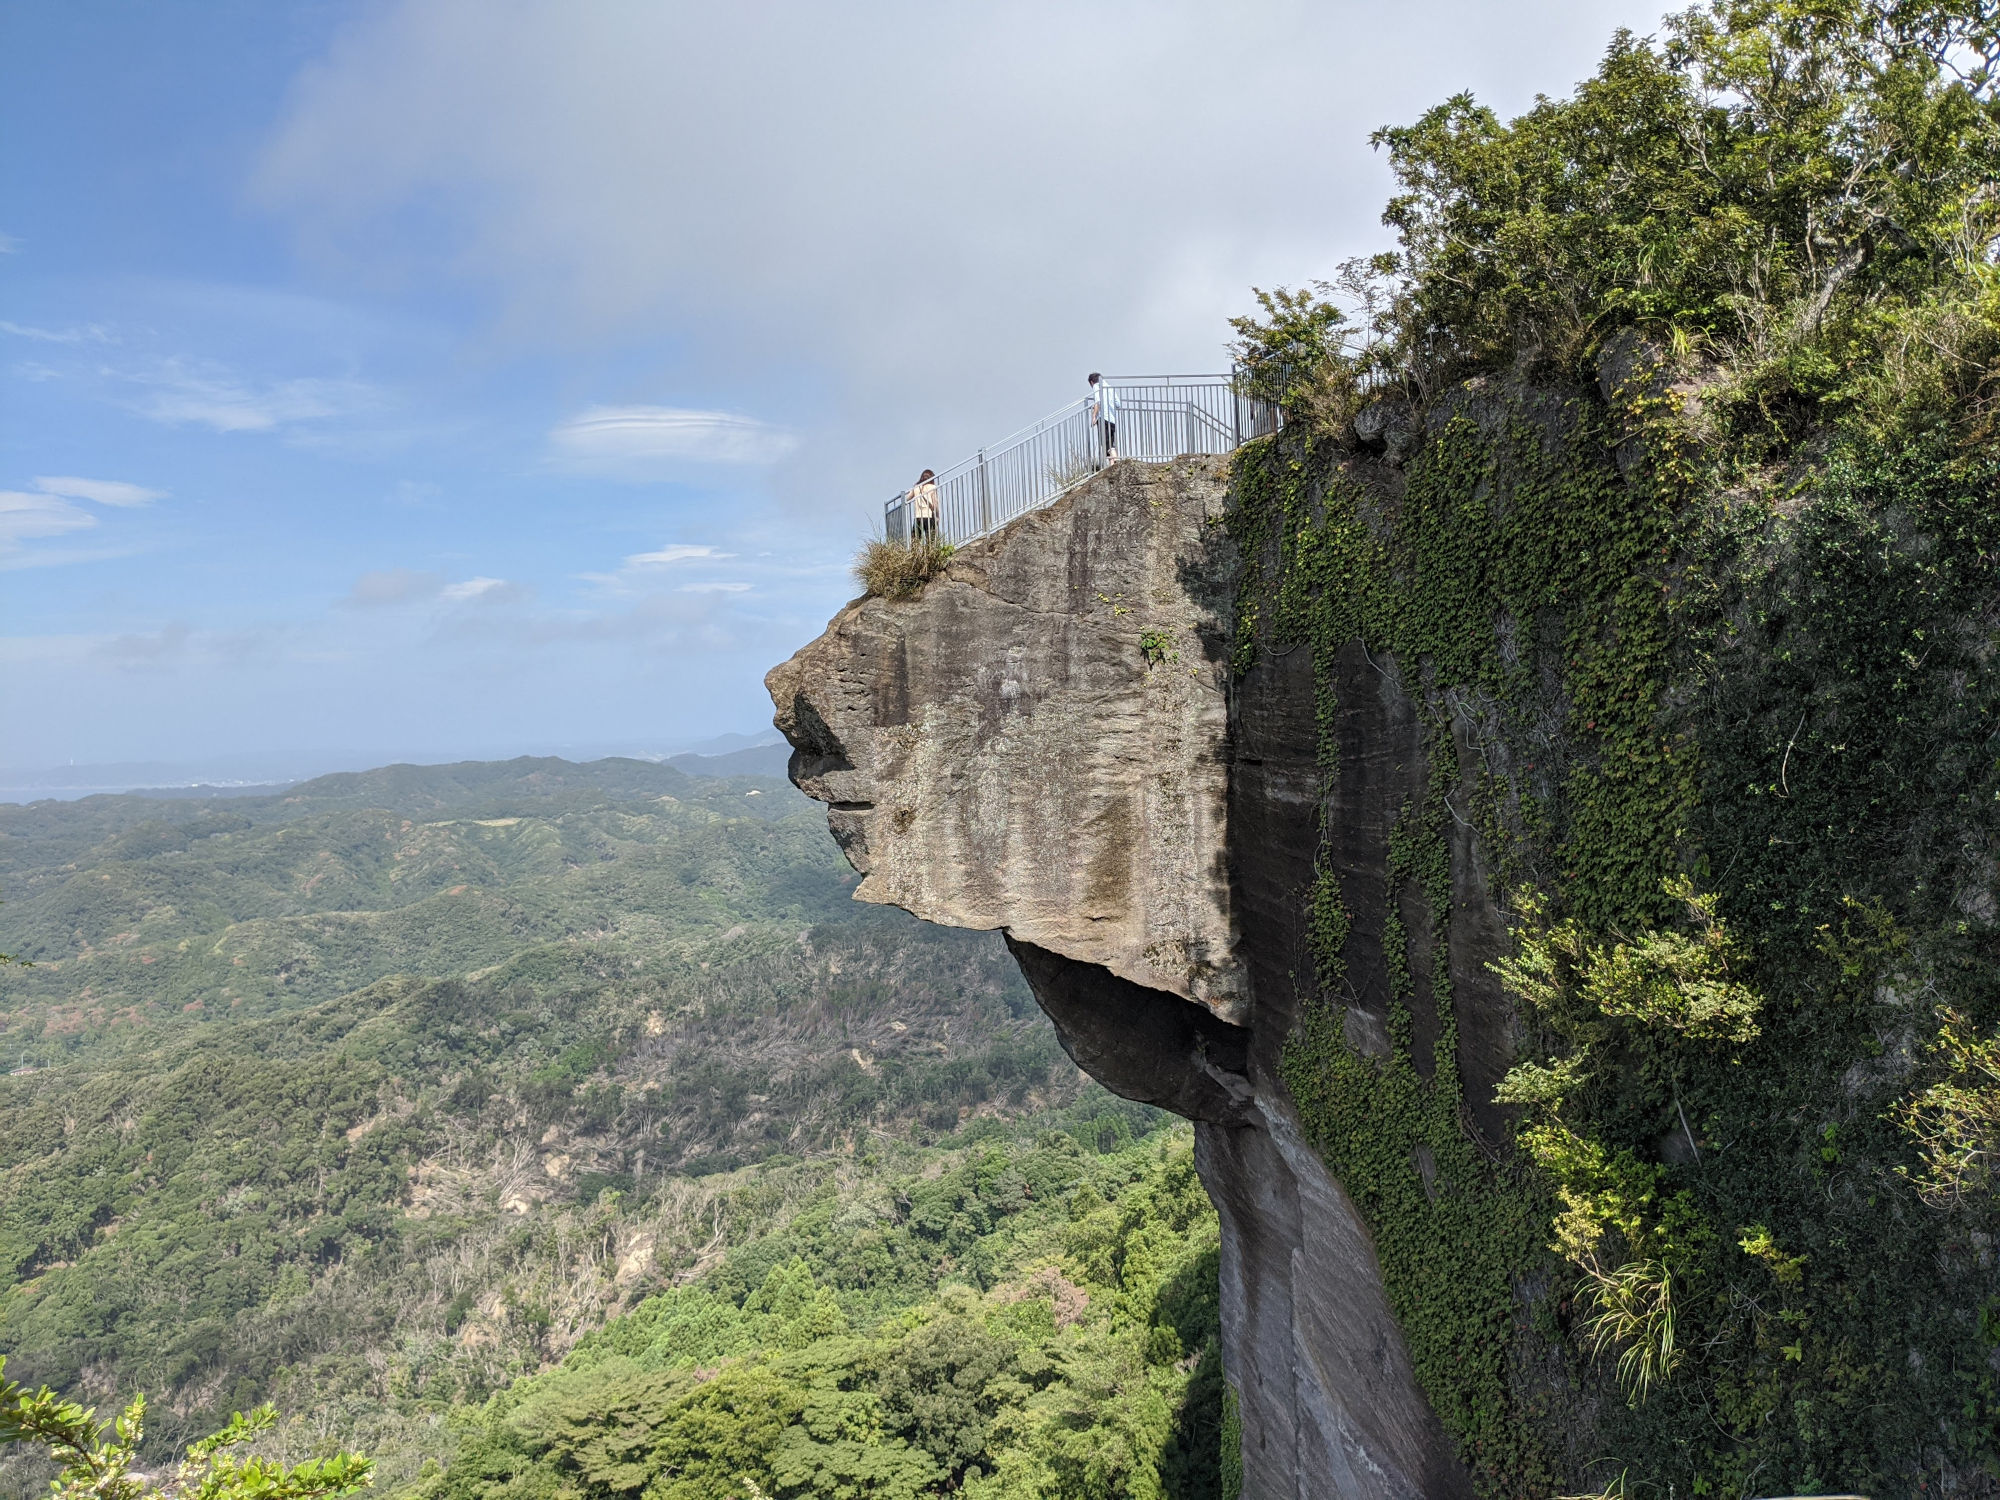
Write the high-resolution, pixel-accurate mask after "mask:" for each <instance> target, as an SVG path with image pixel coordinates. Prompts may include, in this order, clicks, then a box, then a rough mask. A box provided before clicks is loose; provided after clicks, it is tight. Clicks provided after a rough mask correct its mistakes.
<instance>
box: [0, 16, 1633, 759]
mask: <svg viewBox="0 0 2000 1500" xmlns="http://www.w3.org/2000/svg"><path fill="white" fill-rule="evenodd" d="M1659 14H1660V9H1659V6H1658V4H1657V3H1656V0H1655V3H1643V4H1631V3H1625V0H1408V3H1405V4H1402V5H1398V6H1383V5H1380V4H1375V3H1369V4H1359V3H1351V0H1317V3H1298V4H1292V3H1284V0H1238V3H1236V4H1232V5H1217V4H1214V3H1212V0H1210V3H1203V4H1193V3H1186V4H1183V3H1177V0H1158V3H1151V4H1143V5H1140V4H1124V3H1099V4H1094V5H1088V6H1077V5H1074V4H1070V5H1060V6H1058V5H1053V4H1035V3H1020V4H1009V5H984V6H977V5H969V4H956V5H953V4H940V3H935V0H933V3H929V4H897V3H872V0H858V3H854V4H849V5H840V6H833V5H827V4H824V3H823V0H821V3H796V4H793V3H763V4H751V3H746V4H736V5H714V4H709V5H699V6H698V5H691V4H683V3H676V0H645V3H637V0H633V3H621V0H339V3H322V0H184V3H177V4H172V5H161V4H158V3H152V0H131V3H106V0H0V694H4V696H3V697H0V767H6V768H16V769H18V768H30V767H47V766H59V765H67V764H69V763H71V762H75V763H78V764H84V765H89V764H99V763H106V762H172V763H186V764H200V765H205V766H222V765H223V764H224V763H225V762H227V763H231V764H237V763H247V762H248V761H249V760H253V759H255V760H259V761H260V763H270V762H272V761H273V759H274V758H277V759H284V760H286V761H287V763H288V764H290V763H296V764H297V765H298V767H299V772H298V773H299V774H305V773H307V772H310V771H316V770H322V769H333V768H336V767H337V766H339V765H342V764H348V763H353V764H365V763H368V762H369V760H370V759H371V758H374V757H379V758H381V759H388V758H392V757H396V758H411V759H448V758H456V757H459V756H498V755H512V754H518V753H529V752H532V753H549V752H556V753H590V752H595V753H604V752H607V751H611V750H626V751H645V750H655V751H666V750H671V749H674V748H677V747H680V746H683V745H687V744H691V743H694V742H697V741H701V740H704V739H706V738H708V737H711V736H714V735H720V734H725V733H733V732H749V731H756V730H758V729H760V728H762V727H765V726H767V725H768V722H769V716H770V706H769V703H768V700H767V699H766V698H765V695H764V692H763V688H762V676H763V673H764V671H765V670H766V669H767V668H768V667H769V666H771V665H772V664H773V663H775V662H777V661H779V660H781V659H783V658H784V657H785V656H787V655H789V654H790V653H791V652H792V651H793V650H795V649H797V648H798V647H799V646H800V645H802V644H803V643H804V642H806V641H807V640H809V639H811V638H812V637H813V636H814V635H816V634H817V633H818V632H819V630H820V629H821V628H822V627H823V625H824V623H825V622H826V620H827V619H828V618H829V617H830V616H831V615H832V614H833V613H834V611H835V610H837V609H838V608H839V607H840V605H841V604H842V603H843V602H844V601H845V600H846V599H847V598H848V597H849V596H850V595H851V594H852V593H853V592H854V589H853V586H852V581H851V578H850V576H849V573H848V566H849V562H850V560H851V558H852V555H853V552H854V550H855V548H856V546H857V545H858V544H859V542H860V541H861V539H862V538H863V537H864V536H865V535H866V534H867V533H868V530H869V528H870V526H871V524H879V519H880V514H881V505H882V501H883V500H884V499H886V498H887V497H888V496H889V495H890V494H891V493H893V492H895V491H897V490H900V489H901V488H902V487H903V486H905V485H907V484H908V483H909V482H910V478H911V476H912V475H913V474H914V473H915V472H916V471H917V470H918V469H920V468H923V467H926V466H929V467H935V468H938V469H943V468H944V467H946V466H947V465H948V464H950V463H953V462H955V461H956V460H957V459H959V458H960V457H963V456H964V455H965V454H966V453H969V452H971V451H972V450H973V449H975V448H977V447H978V446H979V445H980V444H981V443H983V442H986V441H989V440H992V439H996V438H998V437H1000V436H1002V435H1004V434H1006V433H1009V432H1012V431H1014V430H1015V429H1017V428H1019V427H1021V426H1022V425H1024V424H1025V423H1027V422H1029V421H1032V420H1033V419H1035V418H1036V417H1038V416H1040V415H1042V414H1043V413H1044V412H1047V411H1050V410H1053V409H1055V408H1056V407H1059V406H1061V405H1063V404H1064V403H1066V402H1068V401H1069V400H1071V399H1072V398H1073V397H1075V396H1076V395H1077V394H1078V393H1079V391H1080V388H1081V377H1082V375H1083V374H1084V373H1085V372H1087V371H1089V370H1092V369H1105V370H1111V371H1131V372H1142V371H1143V372H1165V371H1168V370H1172V371H1175V372H1180V373H1198V372H1207V371H1213V370H1222V369H1226V368H1227V365H1228V353H1227V345H1228V340H1229V327H1228V319H1229V318H1230V317H1231V316H1232V315H1236V314H1240V313H1244V312H1247V311H1250V310H1251V309H1252V308H1253V306H1254V299H1253V294H1252V288H1253V287H1258V286H1263V287H1272V286H1278V285H1286V286H1297V285H1300V284H1302V283H1305V282H1308V281H1311V280H1313V279H1315V278H1320V277H1327V276H1330V275H1331V274H1332V273H1333V271H1334V268H1335V267H1336V266H1337V265H1338V264H1339V263H1340V262H1341V261H1342V260H1344V259H1346V258H1348V257H1350V256H1353V255H1359V254H1366V253H1370V252H1372V251H1375V250H1378V249H1382V248H1386V247H1387V246H1388V244H1389V239H1388V235H1387V232H1386V231H1385V230H1384V229H1383V228H1382V227H1381V224H1380V214H1381V208H1382V204H1383V202H1384V200H1385V199H1386V197H1387V196H1388V194H1389V191H1390V189H1391V182H1390V179H1389V177H1388V174H1387V172H1386V170H1385V168H1384V166H1383V163H1382V160H1381V158H1380V156H1379V155H1378V154H1377V153H1376V152H1375V151H1373V150H1372V149H1371V148H1370V146H1369V143H1368V136H1369V132H1370V131H1371V130H1373V129H1374V128H1375V127H1377V126H1380V125H1383V124H1390V123H1399V122H1404V121H1408V120H1411V119H1413V118H1415V117H1416V115H1418V114H1419V113H1420V112H1421V111H1422V110H1423V109H1424V108H1425V107H1427V106H1428V105H1430V104H1433V103H1436V102H1438V101H1439V100H1441V99H1443V98H1445V97H1447V96H1449V95H1451V94H1453V93H1456V92H1459V91H1461V90H1469V91H1471V92H1472V93H1474V94H1475V95H1477V96H1478V97H1479V98H1480V99H1481V100H1482V101H1484V102H1486V103H1488V104H1491V105H1492V106H1493V107H1494V108H1496V109H1498V110H1500V111H1501V112H1502V113H1503V114H1505V115H1511V114H1514V113H1518V112H1519V111H1520V110H1522V109H1524V108H1526V107H1527V106H1528V105H1529V104H1531V103H1532V101H1533V99H1534V97H1535V96H1536V95H1537V94H1538V93H1549V94H1562V93H1566V92H1567V91H1568V90H1569V89H1570V88H1571V87H1572V86H1573V85H1574V84H1575V82H1576V81H1577V80H1578V79H1580V78H1582V77H1584V76H1586V75H1587V74H1588V73H1589V72H1590V71H1591V70H1592V69H1593V68H1594V66H1595V64H1596V62H1597V60H1598V58H1599V57H1600V56H1601V54H1602V52H1603V49H1604V46H1605V45H1606V43H1607V41H1608V40H1609V38H1610V36H1611V34H1612V32H1613V30H1614V29H1615V28H1617V27H1618V26H1621V25H1624V26H1629V27H1631V28H1632V29H1634V30H1636V31H1639V32H1641V33H1645V32H1648V31H1650V30H1652V29H1653V28H1654V27H1655V26H1656V25H1657V21H1658V17H1659Z"/></svg>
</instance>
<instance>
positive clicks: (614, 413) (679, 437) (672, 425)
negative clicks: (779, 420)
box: [549, 406, 797, 469]
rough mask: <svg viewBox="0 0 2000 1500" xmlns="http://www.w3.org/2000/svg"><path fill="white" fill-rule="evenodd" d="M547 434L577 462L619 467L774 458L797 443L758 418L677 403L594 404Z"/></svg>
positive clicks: (794, 439) (773, 460) (782, 431)
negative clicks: (696, 408)
mask: <svg viewBox="0 0 2000 1500" xmlns="http://www.w3.org/2000/svg"><path fill="white" fill-rule="evenodd" d="M549 439H550V441H551V442H553V443H554V444H555V446H556V449H557V451H558V452H559V453H560V454H561V455H562V456H563V457H564V458H565V459H567V460H569V461H571V462H573V463H576V464H580V465H582V466H585V467H592V468H598V467H604V468H615V469H631V468H633V467H635V466H637V467H651V466H653V465H655V464H658V463H660V462H663V461H664V462H672V461H675V460H678V461H681V462H689V461H692V462H696V463H721V464H761V463H774V462H776V461H777V460H778V459H780V458H783V457H784V456H785V455H786V454H787V453H789V452H790V451H791V450H792V448H793V447H794V446H796V444H797V439H796V438H794V437H793V436H792V435H791V434H790V433H788V432H785V431H784V430H783V429H782V428H778V427H773V426H771V425H770V424H769V423H767V422H760V421H758V420H757V419H756V418H754V417H745V416H739V415H737V414H736V413H734V412H726V411H692V410H689V409H687V408H684V407H678V406H597V407H592V408H591V409H590V410H589V411H586V412H584V413H583V414H582V415H581V416H578V417H574V418H572V419H571V420H570V421H567V422H565V423H563V424H562V425H561V426H560V427H558V428H556V430H555V431H554V432H552V433H550V434H549Z"/></svg>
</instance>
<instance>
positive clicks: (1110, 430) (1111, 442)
mask: <svg viewBox="0 0 2000 1500" xmlns="http://www.w3.org/2000/svg"><path fill="white" fill-rule="evenodd" d="M1103 427H1104V451H1105V452H1106V453H1107V454H1109V453H1114V452H1116V451H1117V449H1118V424H1117V423H1116V422H1106V423H1104V424H1103Z"/></svg>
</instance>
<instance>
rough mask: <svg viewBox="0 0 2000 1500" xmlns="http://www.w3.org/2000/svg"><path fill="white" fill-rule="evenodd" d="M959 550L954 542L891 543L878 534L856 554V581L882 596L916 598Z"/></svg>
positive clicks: (875, 594) (885, 597)
mask: <svg viewBox="0 0 2000 1500" xmlns="http://www.w3.org/2000/svg"><path fill="white" fill-rule="evenodd" d="M955 550H956V549H955V548H954V547H953V546H952V545H951V543H950V542H935V541H916V542H891V541H884V540H882V539H881V538H879V537H878V538H876V539H875V540H873V541H871V542H869V543H867V544H866V545H865V546H863V547H862V549H861V550H860V552H858V553H856V554H855V558H854V577H855V581H856V582H858V583H859V584H860V585H861V586H862V588H864V589H866V590H867V591H868V592H869V593H870V594H872V595H874V596H875V597H877V598H880V599H913V598H915V597H916V596H917V594H918V592H919V591H920V590H922V588H923V586H924V585H925V584H927V583H929V582H930V581H931V580H932V579H933V578H935V577H937V575H938V574H940V573H942V572H943V571H944V565H945V563H946V562H947V561H949V560H950V558H951V554H952V553H953V552H954V551H955Z"/></svg>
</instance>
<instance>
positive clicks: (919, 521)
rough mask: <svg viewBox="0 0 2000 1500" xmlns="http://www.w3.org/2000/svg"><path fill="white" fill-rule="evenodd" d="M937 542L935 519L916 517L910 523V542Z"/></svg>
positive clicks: (932, 517)
mask: <svg viewBox="0 0 2000 1500" xmlns="http://www.w3.org/2000/svg"><path fill="white" fill-rule="evenodd" d="M936 540H937V517H936V516H917V517H915V518H913V519H912V520H911V522H910V541H911V542H912V543H918V542H935V541H936Z"/></svg>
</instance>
